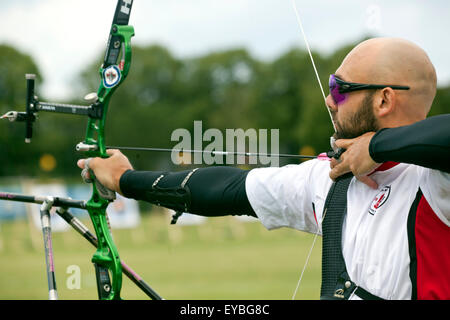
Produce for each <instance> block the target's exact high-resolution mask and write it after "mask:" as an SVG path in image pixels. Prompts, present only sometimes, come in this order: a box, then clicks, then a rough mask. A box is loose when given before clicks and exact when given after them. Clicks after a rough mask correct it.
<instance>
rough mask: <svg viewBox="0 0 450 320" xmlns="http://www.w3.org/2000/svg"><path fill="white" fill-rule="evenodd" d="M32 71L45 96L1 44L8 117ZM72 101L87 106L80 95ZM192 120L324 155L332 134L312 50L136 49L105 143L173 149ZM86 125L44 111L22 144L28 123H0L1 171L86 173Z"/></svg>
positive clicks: (444, 93)
mask: <svg viewBox="0 0 450 320" xmlns="http://www.w3.org/2000/svg"><path fill="white" fill-rule="evenodd" d="M354 45H355V44H349V45H347V46H343V47H342V48H340V49H338V50H336V51H335V52H333V53H332V54H329V55H326V56H325V55H321V54H319V53H317V52H315V53H314V58H315V60H316V64H317V65H318V66H319V73H320V77H321V79H322V80H323V81H326V80H327V79H328V76H329V74H330V73H333V72H334V71H335V70H336V69H337V67H338V66H339V65H340V63H341V62H342V59H343V58H344V56H345V55H346V54H347V53H348V52H349V51H350V50H351V48H353V47H354ZM99 56H101V55H100V54H99ZM100 64H101V61H93V62H92V63H91V64H90V65H88V66H87V68H86V69H85V70H84V71H83V72H81V73H80V75H79V76H78V82H77V83H78V85H77V87H76V90H77V92H79V96H80V97H83V96H84V94H86V93H88V92H94V91H96V90H97V87H98V83H99V75H98V67H99V65H100ZM26 73H35V74H37V83H38V88H37V93H38V94H39V84H41V83H42V82H43V81H44V80H45V79H43V78H42V75H41V73H40V72H39V66H38V65H37V64H36V62H35V61H33V59H32V58H31V57H30V55H28V54H26V53H22V52H20V51H18V50H17V49H15V48H13V47H10V46H7V45H0V113H1V114H4V113H5V112H7V111H9V110H16V109H17V108H18V106H22V107H19V108H21V110H24V109H25V98H26V95H25V93H26V83H25V80H24V74H26ZM324 85H326V84H325V83H324ZM39 98H40V100H42V101H46V100H48V99H46V97H44V96H41V95H40V96H39ZM66 103H76V104H84V103H83V101H82V100H81V99H80V100H78V101H76V100H75V101H66ZM449 111H450V87H449V86H447V87H440V88H438V92H437V96H436V98H435V100H434V104H433V107H432V110H431V113H430V115H436V114H443V113H449ZM195 120H201V121H202V124H203V128H204V129H205V130H206V129H208V128H217V129H219V130H223V131H225V130H226V129H227V128H242V129H244V130H246V129H249V128H254V129H256V130H258V129H268V130H270V129H279V143H280V147H279V148H280V152H282V153H293V154H298V153H299V152H307V153H310V154H316V153H320V152H324V151H327V150H328V149H329V137H330V135H331V134H332V133H333V128H332V125H331V123H330V118H329V115H328V113H327V111H326V109H325V106H324V101H323V97H322V95H321V93H320V90H319V87H318V84H317V82H316V80H315V75H314V71H313V69H312V67H311V62H310V60H309V56H308V54H307V52H306V51H305V50H302V49H300V48H292V49H290V50H288V51H287V52H285V53H283V54H281V55H280V56H279V57H277V58H275V59H273V60H271V61H261V60H258V59H256V58H255V57H253V56H252V55H251V54H250V53H249V52H248V51H247V50H245V49H243V48H237V49H230V50H225V51H220V52H213V53H209V54H206V55H202V56H199V57H195V58H176V57H175V56H174V55H173V54H172V53H171V52H170V51H169V50H168V49H167V48H165V47H162V46H158V45H152V46H147V47H139V46H135V47H134V48H133V61H132V66H131V70H130V73H129V76H128V78H127V80H126V81H125V82H124V84H123V85H121V86H120V88H119V89H118V90H117V91H116V92H115V94H114V96H113V98H112V100H111V104H110V109H109V111H108V120H107V125H106V132H105V135H106V141H107V144H108V145H119V146H141V147H150V146H151V147H160V148H171V147H173V146H174V145H175V144H176V142H173V141H171V140H170V137H171V133H172V132H173V131H174V130H175V129H178V128H185V129H187V130H193V126H194V121H195ZM86 123H87V119H85V118H82V117H74V116H67V115H57V114H49V113H42V114H39V119H38V120H37V122H36V123H35V126H34V138H33V142H32V143H31V144H25V143H24V132H25V129H24V125H23V124H18V123H9V122H7V121H2V122H0V163H1V166H0V176H1V177H6V176H31V177H41V178H46V177H64V178H73V179H79V169H78V168H77V167H76V164H75V163H76V159H78V158H81V157H82V155H81V154H79V153H78V152H76V151H75V145H76V144H77V143H78V142H80V141H82V140H83V138H84V134H85V128H86ZM206 144H207V143H205V146H206ZM127 155H128V156H129V158H130V160H131V161H132V163H133V165H134V166H135V168H136V169H139V170H179V168H176V167H175V166H174V165H173V164H172V162H171V161H170V154H161V153H142V152H131V151H130V152H128V153H127ZM286 161H293V160H292V159H291V160H286ZM286 161H284V162H282V163H281V164H286V163H288V162H286ZM49 162H50V163H49Z"/></svg>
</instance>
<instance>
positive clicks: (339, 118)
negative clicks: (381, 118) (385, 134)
mask: <svg viewBox="0 0 450 320" xmlns="http://www.w3.org/2000/svg"><path fill="white" fill-rule="evenodd" d="M375 93H376V91H374V90H367V91H366V90H364V91H360V92H352V93H350V96H349V98H348V100H347V101H345V102H344V103H342V104H340V105H339V106H336V105H335V104H334V103H333V104H332V106H330V104H329V106H330V110H331V114H332V116H333V121H334V123H335V126H336V133H335V134H334V137H335V138H336V139H353V138H356V137H359V136H360V135H362V134H364V133H366V132H370V131H378V130H379V124H378V121H377V119H376V117H375V114H374V112H373V98H374V95H375Z"/></svg>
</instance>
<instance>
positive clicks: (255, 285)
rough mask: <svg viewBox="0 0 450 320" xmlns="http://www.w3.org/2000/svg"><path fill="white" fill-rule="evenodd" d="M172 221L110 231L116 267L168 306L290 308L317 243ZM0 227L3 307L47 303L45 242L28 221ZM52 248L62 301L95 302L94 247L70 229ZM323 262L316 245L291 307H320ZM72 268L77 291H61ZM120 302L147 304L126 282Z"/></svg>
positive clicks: (164, 218)
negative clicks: (281, 303) (208, 303)
mask: <svg viewBox="0 0 450 320" xmlns="http://www.w3.org/2000/svg"><path fill="white" fill-rule="evenodd" d="M169 221H170V217H169V215H167V214H165V213H163V212H162V210H161V209H155V211H154V212H153V214H146V215H144V216H143V219H142V222H141V224H140V226H139V227H138V228H134V229H114V230H113V236H114V240H115V242H116V244H117V246H118V248H119V254H120V255H121V259H122V260H124V261H125V262H126V263H127V264H128V265H129V266H130V267H131V268H133V269H134V270H135V271H136V272H137V273H138V274H139V275H140V276H141V277H142V278H143V279H144V280H145V281H146V282H147V283H148V284H149V285H150V286H151V287H152V288H153V289H154V290H156V292H158V293H159V294H160V295H161V296H162V297H163V298H165V299H180V300H183V299H213V300H214V299H224V300H227V299H238V300H240V299H261V300H266V299H275V300H277V299H283V300H289V299H291V298H292V295H293V293H294V290H295V287H296V285H297V281H298V279H299V276H300V274H301V270H302V268H303V266H304V264H305V261H306V258H307V255H308V252H309V249H310V248H311V245H312V243H313V238H314V236H313V235H310V234H306V233H302V232H298V231H295V230H292V229H280V230H277V231H274V232H268V231H267V229H265V228H264V227H263V226H262V225H261V224H260V223H259V222H242V221H240V220H237V219H235V218H234V217H221V218H215V219H214V218H211V219H208V220H207V221H206V222H205V223H204V224H201V225H193V226H180V225H175V226H173V225H169ZM83 222H85V223H86V225H88V226H90V223H89V221H86V220H85V221H83ZM0 227H1V229H0V261H1V263H0V299H43V300H45V299H48V291H47V277H46V273H45V256H44V248H43V243H42V242H43V241H42V234H41V233H40V231H39V230H38V229H36V228H34V226H30V225H29V224H28V223H27V222H26V221H21V222H17V221H16V222H8V223H3V224H2V225H0ZM90 229H91V230H92V228H91V227H90ZM53 246H54V255H55V269H56V281H57V289H58V295H59V298H60V299H64V300H67V299H82V300H84V299H97V288H96V281H95V272H94V267H93V265H92V264H91V262H90V259H91V257H92V255H93V253H94V251H95V250H94V248H93V247H92V246H91V244H89V243H88V242H87V241H86V240H85V239H84V238H82V237H81V236H80V235H79V234H78V233H76V232H75V231H74V230H72V229H71V230H69V231H68V232H62V233H61V232H58V233H56V232H55V233H53ZM320 261H321V243H320V237H319V238H318V240H317V242H316V244H315V246H314V249H313V254H312V256H311V258H310V261H309V263H308V265H307V268H306V271H305V274H304V276H303V280H302V282H301V286H300V289H299V291H298V293H297V296H296V299H318V297H319V292H320V267H321V265H320V264H321V262H320ZM71 265H76V266H78V267H79V268H80V271H81V274H80V275H81V278H80V279H81V282H80V289H68V287H67V285H66V282H67V281H68V280H70V276H71V274H69V273H67V270H68V269H67V268H68V267H69V266H71ZM122 297H123V298H124V299H129V300H130V299H148V297H147V296H146V295H145V294H144V293H142V292H141V291H140V289H139V288H137V287H136V286H135V285H134V283H132V282H131V281H130V280H129V279H128V278H126V277H125V276H124V280H123V289H122Z"/></svg>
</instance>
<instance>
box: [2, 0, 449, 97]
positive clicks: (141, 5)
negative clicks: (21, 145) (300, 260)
mask: <svg viewBox="0 0 450 320" xmlns="http://www.w3.org/2000/svg"><path fill="white" fill-rule="evenodd" d="M291 1H292V0H135V1H134V5H133V10H132V13H131V20H130V24H132V25H133V26H134V27H135V31H136V36H135V37H134V38H133V43H135V44H139V45H149V44H162V45H164V46H167V47H168V48H169V49H170V50H171V51H172V53H173V54H175V55H176V56H177V57H192V56H196V55H202V54H205V53H208V52H210V51H214V50H222V49H228V48H233V47H245V48H247V49H248V50H249V51H250V52H251V53H252V54H253V55H254V56H256V57H257V58H260V59H272V58H274V57H277V56H278V55H279V54H281V53H283V52H285V51H286V50H288V49H289V48H291V47H293V46H301V47H304V42H303V39H302V38H301V33H300V29H299V27H298V24H297V21H296V18H295V13H294V11H293V7H292V3H291ZM116 3H117V1H116V0H14V1H6V0H0V24H1V27H0V43H6V44H10V45H12V46H14V47H16V48H18V49H19V50H21V51H23V52H26V53H29V54H31V55H32V56H33V58H34V59H35V61H36V62H37V64H38V66H39V68H40V70H41V72H42V74H43V76H44V78H45V80H46V81H45V83H43V84H39V86H40V91H41V92H43V93H44V94H45V95H46V97H47V98H49V99H53V100H58V99H66V98H68V97H69V96H70V94H71V91H72V90H71V86H70V84H71V81H73V78H74V76H76V75H77V74H78V73H79V72H80V71H81V70H83V69H84V68H85V66H86V64H90V63H91V62H92V61H94V60H95V59H98V57H99V55H102V54H103V51H104V48H105V45H106V40H107V36H108V32H109V28H110V25H111V21H112V16H113V12H114V9H115V5H116ZM296 4H297V7H298V9H299V12H300V16H301V18H302V20H303V24H304V28H305V31H306V35H307V37H308V40H309V42H310V45H311V47H312V49H313V50H319V51H321V52H323V53H327V52H331V51H333V50H334V49H336V48H337V47H339V46H342V45H344V44H348V43H349V42H351V41H355V40H358V39H360V38H361V37H363V36H364V35H367V34H369V33H370V34H373V35H376V36H395V37H402V38H406V39H408V40H411V41H413V42H415V43H417V44H418V45H420V46H421V47H422V48H424V49H425V50H426V51H427V52H428V54H429V56H430V58H431V60H432V61H433V63H434V65H435V67H436V69H437V73H438V80H439V83H440V84H441V85H447V84H450V59H449V57H450V42H449V33H448V32H449V30H450V19H449V16H450V1H446V0H428V1H425V0H373V1H366V0H341V1H336V0H314V1H313V0H297V1H296ZM0 63H7V61H1V62H0ZM318 68H320V65H319V66H318ZM329 71H330V72H332V71H333V70H329ZM18 76H19V77H22V76H23V75H18ZM311 81H315V79H311Z"/></svg>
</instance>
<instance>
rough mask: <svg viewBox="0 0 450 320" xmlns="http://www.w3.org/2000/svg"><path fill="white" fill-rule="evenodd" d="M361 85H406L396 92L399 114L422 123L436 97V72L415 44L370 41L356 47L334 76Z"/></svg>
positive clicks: (395, 39) (387, 40)
mask: <svg viewBox="0 0 450 320" xmlns="http://www.w3.org/2000/svg"><path fill="white" fill-rule="evenodd" d="M338 72H339V73H341V74H343V75H344V76H348V77H347V79H346V80H348V81H352V82H361V83H373V84H391V85H406V86H409V87H410V90H408V91H404V92H397V96H398V99H397V104H398V111H399V112H400V113H402V112H404V114H405V116H408V117H412V119H411V120H414V119H415V120H417V121H418V120H421V119H424V118H425V117H426V114H427V113H428V112H429V110H430V108H431V104H432V102H433V99H434V96H435V94H436V82H437V79H436V71H435V69H434V66H433V64H432V63H431V61H430V59H429V57H428V55H427V54H426V52H425V51H424V50H423V49H421V48H420V47H419V46H417V45H416V44H414V43H412V42H410V41H407V40H403V39H398V38H373V39H369V40H366V41H364V42H362V43H360V44H359V45H357V46H356V47H355V48H354V49H353V50H352V51H351V52H350V53H349V54H348V55H347V56H346V58H345V59H344V61H343V62H342V64H341V66H340V67H339V69H338V71H337V72H336V73H338Z"/></svg>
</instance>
